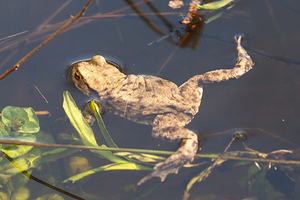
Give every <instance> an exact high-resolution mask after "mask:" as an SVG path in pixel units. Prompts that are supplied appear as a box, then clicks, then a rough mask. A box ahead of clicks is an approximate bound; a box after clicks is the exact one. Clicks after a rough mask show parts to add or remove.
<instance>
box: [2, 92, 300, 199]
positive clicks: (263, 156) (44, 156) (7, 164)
mask: <svg viewBox="0 0 300 200" xmlns="http://www.w3.org/2000/svg"><path fill="white" fill-rule="evenodd" d="M63 97H64V98H63V99H64V101H63V108H64V110H65V112H66V114H67V116H68V118H69V120H70V122H71V124H72V126H73V127H74V129H75V130H76V131H77V134H78V136H76V135H74V136H73V139H70V138H69V143H70V144H72V145H64V146H63V145H59V144H55V143H54V140H53V138H52V137H51V135H50V134H47V133H45V132H43V131H40V127H39V120H38V118H37V116H36V114H35V112H34V111H33V109H32V108H19V107H13V106H7V107H5V108H4V109H3V110H2V115H1V122H0V130H1V141H0V142H1V143H2V145H1V151H2V153H3V155H4V157H2V159H1V161H0V165H1V169H0V179H1V180H0V183H1V188H2V196H5V197H7V198H10V197H12V196H14V195H18V193H19V192H21V194H22V195H23V194H24V192H25V191H26V192H25V193H26V194H28V197H29V196H30V190H29V189H28V188H27V186H26V183H27V182H28V180H29V179H34V176H32V175H31V172H32V171H33V170H34V169H36V168H38V169H40V170H41V169H43V168H45V166H44V164H49V162H53V161H55V160H58V159H61V158H64V157H66V156H69V155H70V154H73V153H75V152H77V150H78V149H84V147H86V148H85V149H90V151H91V152H92V153H94V154H95V155H96V156H98V157H99V158H101V159H106V160H108V161H110V163H109V164H106V165H103V166H99V167H97V168H91V167H89V166H87V164H84V163H87V162H88V161H84V160H83V159H82V158H78V159H77V158H76V156H75V157H74V159H72V162H73V164H72V165H73V167H71V168H69V170H70V172H71V171H72V173H70V174H72V175H71V176H70V177H69V178H67V179H66V180H63V182H64V183H67V182H69V181H70V182H72V183H74V182H77V181H79V180H81V179H84V178H85V177H87V176H89V175H91V174H95V173H97V172H101V171H102V172H105V171H110V170H148V171H149V170H152V168H151V167H149V166H147V165H149V164H151V165H153V164H155V163H157V162H160V161H161V160H163V159H165V158H164V157H162V156H158V155H169V154H171V153H172V152H165V151H154V150H143V149H125V148H119V147H118V146H117V145H116V144H115V142H114V141H113V139H112V138H111V136H110V135H109V133H108V131H107V129H106V128H105V125H104V123H103V120H102V118H101V115H100V114H99V111H98V106H97V104H96V103H94V101H91V102H90V107H91V109H92V111H93V113H94V115H95V117H96V119H97V122H98V125H99V128H100V130H101V133H102V135H103V138H104V139H105V142H104V141H103V142H101V145H99V144H98V142H99V141H98V142H97V141H96V139H95V135H94V132H93V130H92V129H91V127H90V126H89V125H88V124H87V122H86V121H85V119H84V117H83V115H82V114H81V111H80V110H79V109H78V107H77V106H76V104H75V102H74V100H73V98H72V96H71V95H70V93H69V92H64V95H63ZM245 139H246V133H245V132H244V131H236V132H235V133H234V135H233V138H232V140H231V142H230V143H229V144H228V146H227V147H226V148H225V150H224V152H222V153H220V154H201V153H200V154H198V155H197V157H198V158H202V159H201V162H199V163H198V164H197V161H196V162H195V163H194V164H193V165H187V166H186V167H189V168H190V167H193V168H199V169H200V171H199V174H198V175H196V176H194V177H193V178H191V179H190V181H189V183H188V184H187V186H186V190H185V192H184V197H183V199H188V197H189V195H190V191H191V189H192V188H193V187H196V185H195V184H196V183H199V182H203V181H205V179H206V178H207V177H208V176H209V175H210V173H211V172H213V170H214V168H215V167H219V168H220V167H222V166H224V167H225V166H226V167H225V168H236V167H239V166H245V165H246V166H249V171H248V174H245V176H244V177H242V178H241V179H240V180H239V185H240V186H241V188H243V187H249V185H248V184H249V181H250V180H251V182H252V184H251V188H250V190H251V192H252V193H254V194H255V193H257V194H259V193H263V191H264V192H265V196H266V197H267V196H272V197H274V198H275V197H280V196H283V197H284V196H289V195H292V194H293V193H294V184H293V181H292V180H291V179H289V176H285V179H286V182H288V183H289V187H288V188H286V189H285V190H283V189H282V188H276V187H273V185H276V182H274V180H271V179H268V175H270V173H280V174H281V175H282V174H285V171H284V170H286V169H290V170H291V169H295V168H298V167H299V165H300V161H299V160H293V159H291V158H292V157H293V155H294V154H295V153H296V152H295V151H291V150H277V151H273V152H271V153H262V152H259V151H256V150H253V149H249V148H248V147H247V146H246V145H245V144H244V146H245V149H244V150H240V151H228V150H229V148H230V146H231V144H232V143H233V142H234V141H235V140H239V141H241V142H243V141H244V140H245ZM72 140H73V141H72ZM14 142H15V143H16V144H14ZM22 142H23V143H22ZM41 142H42V143H41ZM5 143H7V144H5ZM104 143H106V144H107V146H106V145H105V144H104ZM22 144H23V145H22ZM62 147H65V148H62ZM75 147H78V148H75ZM287 157H289V158H290V159H286V158H287ZM75 158H76V159H75ZM85 165H86V166H85ZM78 166H85V167H82V169H81V170H75V169H74V167H75V168H76V167H77V168H78ZM268 166H269V167H268ZM270 166H271V167H270ZM283 166H284V167H283ZM288 166H289V167H288ZM74 173H75V174H74ZM24 175H25V176H24ZM21 179H22V180H23V181H20V180H21ZM7 182H11V183H10V184H9V185H12V186H13V188H11V187H8V185H7ZM52 189H54V190H56V191H59V192H62V191H60V190H58V189H57V188H55V186H53V188H52ZM266 191H268V192H266ZM62 193H64V194H67V195H68V194H69V193H68V192H65V191H64V192H62ZM271 194H272V195H271ZM49 195H50V194H49ZM51 195H55V194H54V193H53V194H51ZM260 196H261V195H260ZM75 198H76V197H75ZM78 198H79V199H80V197H78ZM25 199H26V198H25Z"/></svg>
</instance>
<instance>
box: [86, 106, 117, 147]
mask: <svg viewBox="0 0 300 200" xmlns="http://www.w3.org/2000/svg"><path fill="white" fill-rule="evenodd" d="M89 106H90V108H91V109H92V111H93V113H94V115H95V117H96V119H97V123H98V125H99V128H100V130H101V133H102V135H103V137H104V139H105V141H106V143H107V145H108V146H109V147H115V148H118V146H117V145H116V143H115V142H114V141H113V139H112V138H111V136H110V134H109V133H108V131H107V129H106V127H105V124H104V122H103V120H102V117H101V115H100V112H99V106H98V105H97V104H96V103H95V101H94V100H92V101H90V104H89Z"/></svg>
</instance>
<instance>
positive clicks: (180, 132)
mask: <svg viewBox="0 0 300 200" xmlns="http://www.w3.org/2000/svg"><path fill="white" fill-rule="evenodd" d="M190 120H191V118H190V117H189V116H187V115H181V116H180V114H179V115H175V114H173V113H169V114H166V115H158V116H157V117H156V118H155V119H154V122H153V130H152V134H153V136H155V137H158V136H159V137H164V138H168V139H170V140H175V139H182V142H181V145H180V147H179V149H178V150H177V151H176V152H175V153H174V154H172V155H171V156H170V157H168V158H167V159H166V160H165V161H163V162H160V163H158V164H156V165H155V167H154V171H153V172H152V173H150V174H149V175H147V176H145V177H144V178H142V179H141V180H140V181H139V182H138V185H141V184H143V183H144V182H146V181H147V180H149V179H151V178H153V177H159V178H160V179H161V181H164V180H165V178H166V177H167V175H168V174H171V173H176V174H177V173H178V170H179V168H180V167H182V166H183V165H185V164H188V163H190V162H192V161H193V160H194V156H195V154H196V153H197V150H198V136H197V134H195V133H194V132H193V131H191V130H189V129H187V128H184V126H185V125H186V124H187V123H189V122H190Z"/></svg>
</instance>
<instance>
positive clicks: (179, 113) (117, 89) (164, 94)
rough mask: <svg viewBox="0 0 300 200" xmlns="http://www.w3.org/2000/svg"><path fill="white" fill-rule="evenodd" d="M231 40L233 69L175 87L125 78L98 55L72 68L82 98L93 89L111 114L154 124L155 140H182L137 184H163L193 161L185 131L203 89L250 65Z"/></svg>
mask: <svg viewBox="0 0 300 200" xmlns="http://www.w3.org/2000/svg"><path fill="white" fill-rule="evenodd" d="M235 40H236V42H237V51H238V60H237V62H236V64H235V66H234V68H232V69H220V70H214V71H210V72H206V73H204V74H201V75H196V76H193V77H192V78H190V79H189V80H187V81H186V82H185V83H183V84H182V85H181V86H179V87H178V86H177V85H176V84H174V83H173V82H171V81H168V80H165V79H162V78H159V77H155V76H149V75H133V74H130V75H125V74H123V73H122V72H120V71H119V70H118V69H117V68H116V67H115V66H113V65H110V64H108V63H107V62H106V60H105V59H104V57H102V56H94V57H93V58H92V59H91V60H90V61H88V62H84V61H83V62H78V63H75V64H73V65H72V66H71V67H70V69H69V75H70V76H71V79H72V81H73V83H74V84H75V86H76V87H77V88H78V89H80V90H81V91H82V92H83V93H84V94H86V95H91V90H93V91H96V92H97V93H98V95H99V97H100V99H101V100H104V101H105V102H106V103H107V105H106V106H107V107H108V109H109V110H110V111H112V112H114V113H115V114H117V115H120V116H122V117H124V118H127V119H129V120H132V121H135V122H137V123H142V124H148V125H152V127H153V129H152V135H153V136H154V137H162V138H168V139H170V140H175V139H181V140H182V143H181V146H180V147H179V149H178V150H177V151H176V152H175V153H174V154H172V155H171V156H170V157H169V158H167V159H166V160H165V161H163V162H161V163H158V164H157V165H156V166H155V167H154V171H153V172H152V173H150V174H149V175H147V176H146V177H144V178H143V179H141V180H140V181H139V183H138V185H140V184H142V183H144V182H145V181H147V180H149V179H151V178H152V177H154V176H157V177H160V178H161V181H164V179H165V178H166V176H167V175H168V174H170V173H178V170H179V168H180V167H182V166H183V165H185V164H188V163H190V162H192V161H193V160H194V156H195V154H196V152H197V150H198V137H197V135H196V134H195V133H194V132H193V131H191V130H189V129H187V128H185V126H186V125H187V124H188V123H190V122H191V120H192V119H193V118H194V116H195V115H196V114H197V113H198V109H199V106H200V103H201V98H202V92H203V88H202V85H203V84H205V83H213V82H221V81H226V80H228V79H231V78H236V79H237V78H239V77H240V76H242V75H243V74H245V73H246V72H248V71H249V70H250V69H252V66H253V65H254V63H253V62H252V60H251V58H250V56H249V55H248V54H247V52H246V51H245V50H244V48H243V47H242V46H241V44H240V43H241V37H239V38H235Z"/></svg>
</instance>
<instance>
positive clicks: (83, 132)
mask: <svg viewBox="0 0 300 200" xmlns="http://www.w3.org/2000/svg"><path fill="white" fill-rule="evenodd" d="M63 98H64V102H63V108H64V110H65V112H66V114H67V116H68V117H69V120H70V122H71V124H72V125H73V127H74V128H75V129H76V130H77V132H78V134H79V136H80V138H81V139H82V142H83V144H84V145H86V146H94V147H98V144H97V142H96V139H95V136H94V133H93V130H92V128H91V127H90V126H89V125H88V124H87V122H86V121H85V119H84V117H83V115H82V113H81V111H80V110H79V109H78V107H77V105H76V103H75V101H74V100H73V98H72V96H71V94H70V93H69V92H68V91H65V92H64V94H63ZM100 147H104V148H107V146H105V145H101V146H100ZM91 152H93V153H96V154H97V155H99V156H100V157H102V158H106V159H108V160H110V161H112V162H117V163H124V162H128V161H126V160H125V159H122V158H120V157H117V156H115V155H113V153H112V152H111V151H99V150H91Z"/></svg>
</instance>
